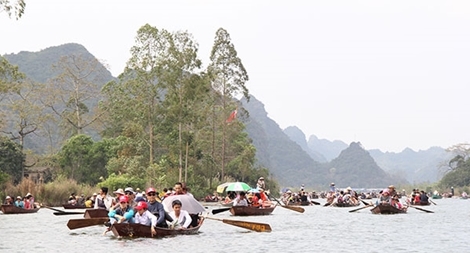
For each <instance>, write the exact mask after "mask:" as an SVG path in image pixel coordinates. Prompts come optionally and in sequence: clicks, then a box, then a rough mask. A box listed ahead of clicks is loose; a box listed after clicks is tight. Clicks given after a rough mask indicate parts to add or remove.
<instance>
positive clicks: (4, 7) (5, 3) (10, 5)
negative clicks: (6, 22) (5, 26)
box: [0, 0, 26, 19]
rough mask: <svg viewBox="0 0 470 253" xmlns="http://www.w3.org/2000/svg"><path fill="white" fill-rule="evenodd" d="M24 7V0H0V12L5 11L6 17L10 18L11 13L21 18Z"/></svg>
mask: <svg viewBox="0 0 470 253" xmlns="http://www.w3.org/2000/svg"><path fill="white" fill-rule="evenodd" d="M25 8H26V2H25V1H24V0H13V2H12V1H10V0H0V12H6V14H7V15H8V17H10V18H11V15H12V14H13V16H14V17H15V18H16V19H19V18H21V16H23V14H24V10H25Z"/></svg>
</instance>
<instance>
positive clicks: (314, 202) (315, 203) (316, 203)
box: [310, 200, 320, 205]
mask: <svg viewBox="0 0 470 253" xmlns="http://www.w3.org/2000/svg"><path fill="white" fill-rule="evenodd" d="M310 202H312V203H313V204H314V205H320V203H319V202H316V201H313V200H310Z"/></svg>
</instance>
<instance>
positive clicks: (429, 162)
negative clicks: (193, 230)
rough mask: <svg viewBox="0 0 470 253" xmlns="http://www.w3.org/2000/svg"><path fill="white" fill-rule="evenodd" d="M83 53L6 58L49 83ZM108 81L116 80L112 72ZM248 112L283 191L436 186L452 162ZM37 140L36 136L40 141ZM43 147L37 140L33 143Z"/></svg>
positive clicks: (265, 162) (261, 153) (433, 152)
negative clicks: (308, 131) (58, 68)
mask: <svg viewBox="0 0 470 253" xmlns="http://www.w3.org/2000/svg"><path fill="white" fill-rule="evenodd" d="M67 54H81V55H88V56H90V57H94V56H93V55H92V54H90V53H89V52H88V51H87V50H86V48H85V47H83V46H82V45H79V44H75V43H71V44H65V45H61V46H55V47H50V48H47V49H45V50H42V51H40V52H20V53H18V54H9V55H4V57H5V58H6V59H7V60H9V61H10V63H11V64H14V65H18V66H19V69H20V71H22V72H24V73H25V74H27V75H28V77H29V78H31V79H33V80H35V81H37V82H44V81H46V80H47V79H48V78H49V77H50V76H51V75H52V74H53V73H52V72H51V66H52V64H55V63H56V62H57V61H58V60H59V58H60V57H61V56H64V55H67ZM108 79H109V80H112V79H114V77H113V76H112V75H111V73H109V76H108ZM241 102H242V104H243V106H244V108H245V109H246V110H247V111H248V112H249V117H248V119H247V120H246V122H245V123H246V126H247V128H246V129H247V132H248V134H249V136H250V138H251V139H252V140H253V144H254V145H255V147H256V149H257V154H256V158H257V165H258V166H262V167H266V168H268V169H269V170H270V172H271V174H272V175H271V176H272V177H274V178H275V179H277V180H278V182H279V183H280V184H281V186H283V187H299V186H300V185H301V184H305V185H306V187H309V188H315V189H319V190H326V189H327V187H328V185H329V183H330V182H335V183H336V185H337V186H339V187H347V186H351V187H384V186H387V185H390V184H396V185H399V184H407V183H421V182H436V181H438V180H439V179H440V178H441V177H442V174H440V173H439V169H438V168H439V165H440V164H441V163H443V162H444V161H446V160H449V159H450V154H448V153H446V151H445V150H444V149H443V148H440V147H432V148H430V149H428V150H425V151H419V152H415V151H413V150H411V149H405V150H404V151H403V152H400V153H390V152H386V153H383V152H381V151H380V150H369V151H368V150H365V149H364V147H362V145H361V144H360V143H359V142H353V143H350V144H349V145H348V144H346V143H344V142H342V141H338V140H334V141H330V140H325V139H318V138H317V137H316V136H315V135H312V136H310V137H309V138H308V141H307V138H306V136H305V134H304V133H303V132H302V131H301V130H300V129H299V128H297V127H296V126H291V127H288V128H286V129H284V130H283V129H281V128H280V127H279V125H278V124H277V123H276V122H275V121H274V120H273V119H270V118H269V117H268V116H267V115H268V114H267V112H266V110H265V108H264V105H263V103H262V102H261V101H258V100H257V99H256V98H255V97H253V96H252V97H251V99H250V102H246V100H242V101H241ZM36 138H37V137H36ZM26 143H29V145H31V147H32V148H35V149H36V148H39V147H40V145H38V144H37V143H36V142H35V141H32V140H30V141H28V142H26Z"/></svg>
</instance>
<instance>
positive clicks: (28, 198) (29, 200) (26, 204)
mask: <svg viewBox="0 0 470 253" xmlns="http://www.w3.org/2000/svg"><path fill="white" fill-rule="evenodd" d="M3 204H4V205H14V206H16V207H19V208H24V209H34V208H38V207H37V206H36V204H35V202H34V197H33V195H32V194H31V193H29V192H28V193H27V194H26V195H25V196H24V197H21V196H17V197H16V199H15V200H13V198H12V197H10V196H7V197H6V198H5V202H4V203H3Z"/></svg>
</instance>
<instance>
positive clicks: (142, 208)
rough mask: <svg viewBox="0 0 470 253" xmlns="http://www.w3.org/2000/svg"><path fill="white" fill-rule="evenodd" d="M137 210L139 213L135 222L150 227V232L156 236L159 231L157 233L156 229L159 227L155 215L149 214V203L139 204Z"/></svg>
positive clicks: (141, 202) (140, 202) (142, 202)
mask: <svg viewBox="0 0 470 253" xmlns="http://www.w3.org/2000/svg"><path fill="white" fill-rule="evenodd" d="M154 194H155V193H154ZM135 210H136V211H137V213H136V214H135V217H134V222H135V223H138V224H142V225H145V226H150V231H151V233H152V235H156V234H157V231H155V227H156V226H157V217H155V215H153V214H152V213H151V212H149V210H148V209H147V202H144V201H139V202H137V205H136V206H135Z"/></svg>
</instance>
